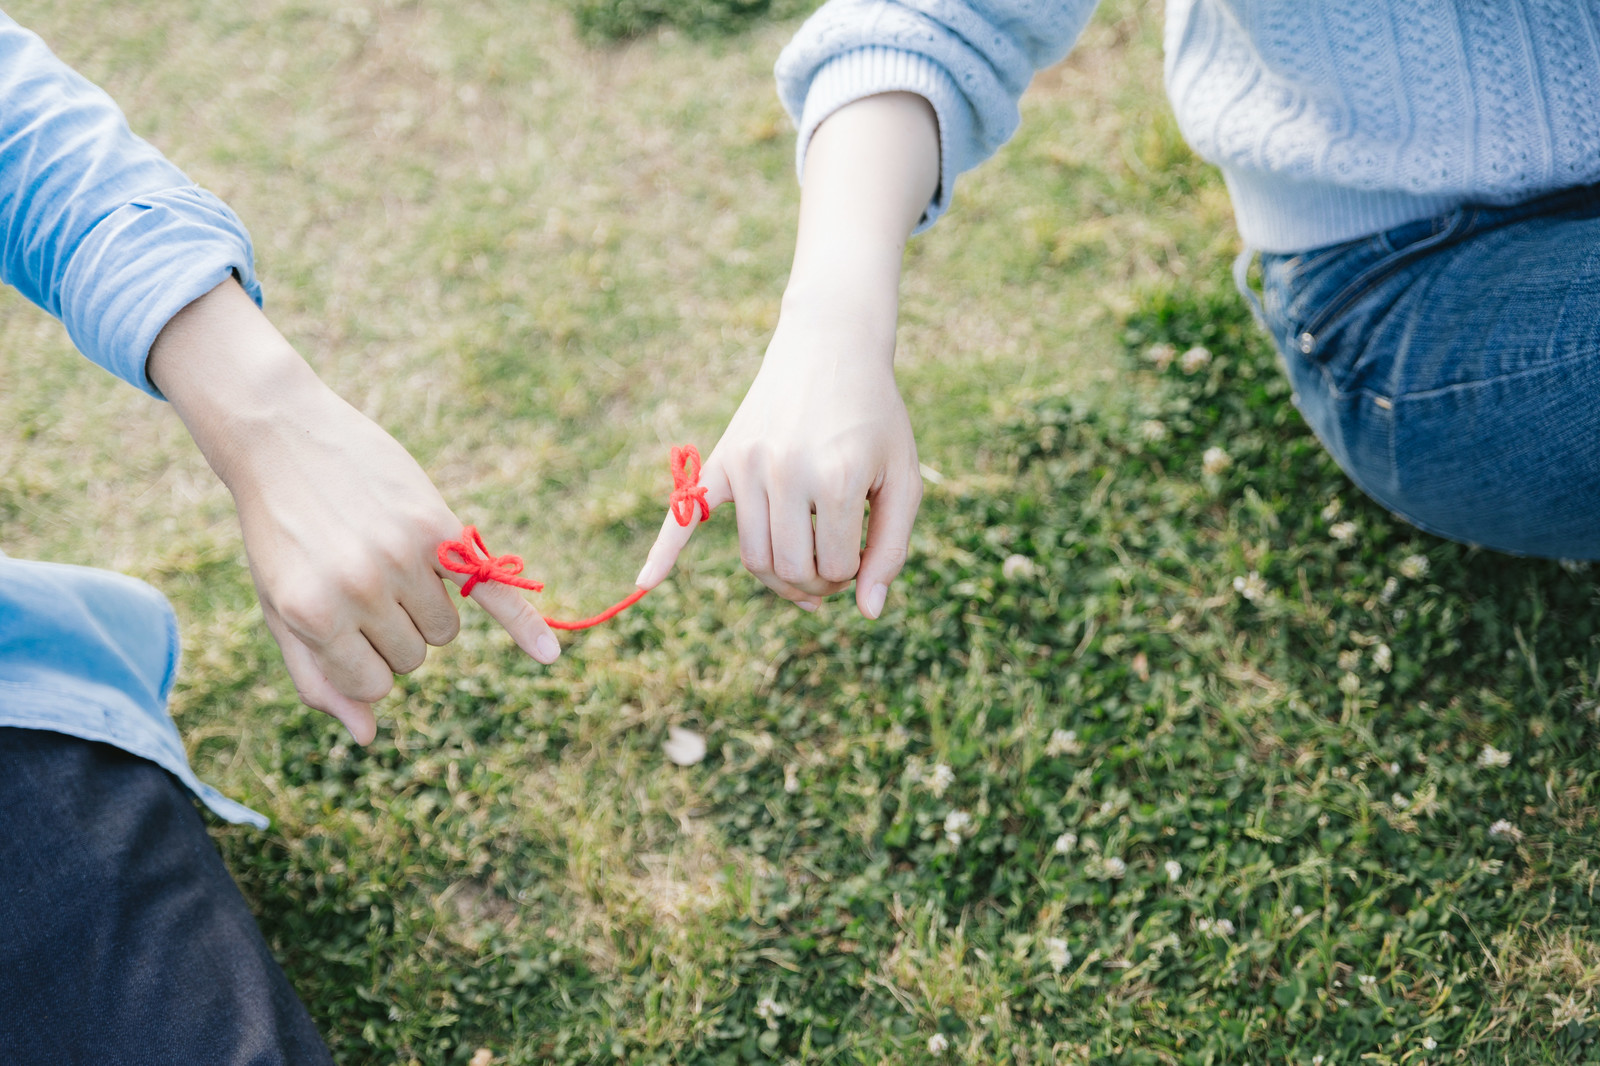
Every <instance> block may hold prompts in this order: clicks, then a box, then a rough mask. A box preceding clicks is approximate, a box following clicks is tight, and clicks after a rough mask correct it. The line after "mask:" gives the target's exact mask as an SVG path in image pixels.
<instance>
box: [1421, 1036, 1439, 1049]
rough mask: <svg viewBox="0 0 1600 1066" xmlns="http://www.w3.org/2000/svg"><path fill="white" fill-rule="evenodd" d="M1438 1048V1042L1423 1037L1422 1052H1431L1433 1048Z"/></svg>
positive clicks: (1431, 1038)
mask: <svg viewBox="0 0 1600 1066" xmlns="http://www.w3.org/2000/svg"><path fill="white" fill-rule="evenodd" d="M1438 1046H1439V1041H1437V1040H1435V1039H1434V1038H1433V1037H1431V1036H1425V1037H1423V1038H1422V1050H1424V1051H1432V1050H1433V1049H1434V1048H1436V1047H1438Z"/></svg>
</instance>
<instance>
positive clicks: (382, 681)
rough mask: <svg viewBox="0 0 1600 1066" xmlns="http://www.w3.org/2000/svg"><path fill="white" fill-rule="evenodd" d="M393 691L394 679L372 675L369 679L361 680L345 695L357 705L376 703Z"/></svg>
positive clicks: (387, 676)
mask: <svg viewBox="0 0 1600 1066" xmlns="http://www.w3.org/2000/svg"><path fill="white" fill-rule="evenodd" d="M393 689H394V678H393V677H391V676H389V675H387V674H385V675H381V676H380V675H377V674H374V675H373V676H372V677H370V678H362V679H361V681H360V682H359V683H357V684H356V685H354V686H352V690H351V691H350V692H346V693H345V695H346V696H348V697H350V698H351V699H353V700H355V701H356V702H358V703H377V702H378V701H379V700H381V699H383V698H384V697H385V696H387V695H388V694H389V693H390V692H391V691H393Z"/></svg>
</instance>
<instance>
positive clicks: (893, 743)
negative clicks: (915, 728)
mask: <svg viewBox="0 0 1600 1066" xmlns="http://www.w3.org/2000/svg"><path fill="white" fill-rule="evenodd" d="M909 743H911V734H910V733H909V732H907V731H906V727H905V726H903V725H901V724H900V723H899V722H896V723H895V724H894V725H892V726H890V727H889V732H888V733H887V734H885V735H884V738H883V745H884V747H886V748H888V749H889V750H890V751H900V750H902V749H904V748H905V746H906V745H907V744H909Z"/></svg>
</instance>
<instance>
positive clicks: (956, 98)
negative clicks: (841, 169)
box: [777, 0, 1600, 252]
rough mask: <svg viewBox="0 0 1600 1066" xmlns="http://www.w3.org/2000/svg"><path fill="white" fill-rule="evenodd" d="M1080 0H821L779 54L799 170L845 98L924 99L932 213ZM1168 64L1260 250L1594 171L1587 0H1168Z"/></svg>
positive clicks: (1598, 167)
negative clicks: (934, 140) (820, 128)
mask: <svg viewBox="0 0 1600 1066" xmlns="http://www.w3.org/2000/svg"><path fill="white" fill-rule="evenodd" d="M1094 7H1095V3H1094V0H832V2H830V3H828V4H827V5H825V6H824V7H823V8H822V9H821V10H819V11H818V12H817V13H816V14H815V15H813V16H812V17H811V18H810V19H809V20H808V21H807V22H806V23H805V25H804V26H802V27H801V29H800V32H799V33H798V34H796V35H795V38H794V40H793V41H791V42H790V43H789V46H788V47H787V48H785V49H784V51H783V54H782V55H781V56H780V57H779V59H778V65H777V75H778V90H779V95H780V96H781V97H782V98H783V102H784V106H785V107H786V108H788V110H789V113H790V115H791V116H793V117H794V119H795V124H796V125H797V126H798V127H799V129H800V143H799V148H798V153H799V154H798V162H799V165H800V166H801V167H802V169H803V167H804V164H805V151H806V146H807V144H808V143H809V141H810V138H811V134H812V133H813V132H814V131H815V130H816V128H817V125H818V123H820V122H821V121H822V120H823V119H825V118H826V117H827V116H828V115H830V114H832V113H833V112H834V111H835V110H837V109H838V108H840V107H842V106H843V105H845V104H847V103H849V102H851V101H852V100H857V99H860V98H861V97H864V96H871V95H873V94H875V93H882V92H891V91H896V90H903V91H909V92H915V93H919V94H921V95H922V96H924V97H926V98H927V99H928V100H929V101H930V102H931V103H932V104H933V107H934V110H935V111H936V112H937V113H938V116H939V133H940V140H941V145H940V153H941V156H942V180H941V182H940V186H939V191H938V193H937V194H936V196H935V198H934V201H933V203H932V204H930V205H929V207H928V211H927V214H926V215H925V216H924V218H923V220H922V227H926V226H928V225H931V224H932V222H933V221H934V219H936V218H937V217H938V216H939V215H940V214H942V213H943V211H944V209H945V208H946V207H947V206H948V204H949V201H950V193H951V188H952V186H953V185H954V183H955V178H956V176H957V175H958V174H960V173H962V172H963V171H966V170H969V169H971V168H972V167H974V166H976V165H977V164H979V163H980V162H982V161H983V160H984V159H986V158H988V157H989V156H990V155H992V154H993V153H994V152H995V151H996V150H997V149H998V148H999V147H1000V146H1001V145H1002V144H1004V143H1005V141H1006V140H1007V139H1008V138H1009V137H1010V136H1011V134H1012V133H1013V132H1015V130H1016V128H1017V123H1018V111H1017V100H1018V98H1019V97H1020V96H1021V95H1022V91H1023V90H1024V89H1025V88H1027V85H1028V82H1029V80H1030V79H1031V78H1032V77H1033V73H1034V72H1035V71H1037V70H1039V69H1041V68H1043V67H1047V66H1049V65H1051V64H1053V63H1055V62H1057V61H1058V60H1060V59H1061V58H1062V57H1063V56H1064V55H1065V54H1066V53H1067V50H1068V49H1069V48H1071V47H1072V44H1073V42H1074V41H1076V40H1077V38H1078V35H1079V34H1080V33H1081V32H1082V30H1083V27H1084V24H1085V23H1087V22H1088V20H1089V16H1090V15H1091V14H1092V13H1093V11H1094ZM1165 80H1166V87H1167V94H1168V95H1169V96H1170V97H1171V99H1172V104H1173V108H1174V110H1175V112H1176V114H1177V119H1178V125H1179V128H1180V129H1181V130H1182V131H1183V134H1184V136H1185V137H1186V138H1187V139H1188V141H1189V143H1190V144H1191V145H1192V146H1193V147H1194V149H1195V151H1197V152H1198V153H1199V154H1200V155H1201V156H1202V157H1204V158H1205V159H1207V160H1209V161H1210V162H1212V163H1215V164H1216V165H1217V166H1218V167H1220V168H1221V170H1222V173H1223V177H1224V178H1225V179H1226V181H1227V183H1228V190H1229V192H1230V193H1231V194H1232V197H1233V205H1234V212H1235V214H1236V216H1237V218H1238V223H1239V231H1240V233H1241V235H1242V236H1243V238H1244V240H1245V242H1246V243H1247V244H1248V245H1250V246H1252V247H1254V248H1258V249H1261V250H1263V251H1272V252H1296V251H1302V250H1305V249H1309V248H1316V247H1320V246H1322V245H1327V244H1333V243H1336V242H1339V241H1344V240H1349V239H1352V238H1355V237H1360V236H1363V235H1365V234H1369V233H1374V232H1377V231H1379V230H1383V229H1388V228H1390V227H1393V226H1397V225H1400V224H1401V223H1404V222H1410V221H1413V220H1416V219H1419V218H1426V217H1429V216H1432V215H1436V214H1441V213H1443V212H1446V211H1448V210H1450V209H1451V208H1453V207H1455V206H1457V205H1459V204H1462V203H1467V202H1484V203H1506V202H1512V201H1516V200H1520V199H1524V198H1526V197H1529V196H1533V195H1535V194H1537V193H1540V192H1545V191H1549V190H1551V189H1558V188H1565V187H1569V186H1573V185H1584V184H1590V183H1594V182H1600V0H1169V2H1168V5H1167V26H1166V64H1165Z"/></svg>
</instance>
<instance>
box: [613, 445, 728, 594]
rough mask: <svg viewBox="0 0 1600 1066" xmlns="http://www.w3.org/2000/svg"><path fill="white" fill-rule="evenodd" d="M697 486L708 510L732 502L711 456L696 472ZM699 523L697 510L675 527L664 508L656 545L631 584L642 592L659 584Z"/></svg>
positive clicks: (672, 516) (675, 519)
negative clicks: (701, 492)
mask: <svg viewBox="0 0 1600 1066" xmlns="http://www.w3.org/2000/svg"><path fill="white" fill-rule="evenodd" d="M700 484H701V485H702V486H704V487H705V490H706V506H708V507H710V508H711V509H712V510H716V509H717V508H718V507H720V506H722V505H723V504H725V503H727V502H729V501H730V500H732V499H733V490H732V486H731V485H730V484H729V482H728V475H727V474H726V473H724V472H723V469H722V463H721V462H720V461H719V460H718V458H717V453H715V452H713V453H712V454H711V458H709V459H707V460H706V462H705V465H704V466H703V467H701V468H700ZM700 522H701V517H700V508H699V507H698V506H696V507H695V508H694V512H693V513H692V514H691V515H690V516H689V524H688V525H679V524H678V516H677V515H675V514H673V513H672V509H671V508H668V509H667V517H666V518H664V519H663V520H662V522H661V532H660V533H658V534H656V542H655V543H654V544H652V545H651V546H650V554H649V556H648V557H647V558H646V559H645V561H644V568H643V569H642V570H640V571H639V576H638V577H637V578H635V579H634V584H635V585H638V586H639V587H640V588H642V589H653V588H655V587H656V586H657V585H659V584H661V582H662V580H663V579H664V578H665V577H666V576H667V575H668V574H669V573H671V572H672V567H673V565H674V564H675V563H676V562H677V561H678V554H679V553H680V552H682V551H683V548H684V545H686V544H688V543H689V538H690V537H691V536H693V535H694V531H695V530H696V529H698V528H699V527H700Z"/></svg>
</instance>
